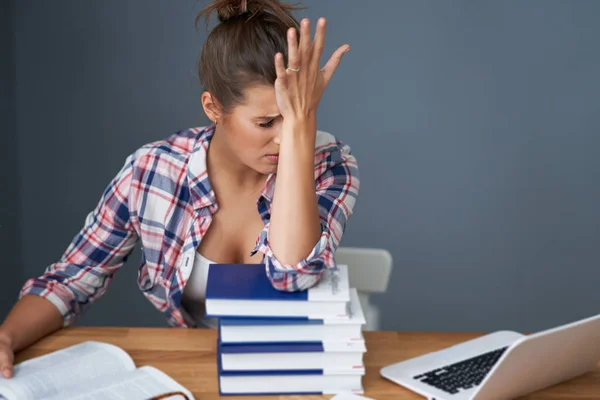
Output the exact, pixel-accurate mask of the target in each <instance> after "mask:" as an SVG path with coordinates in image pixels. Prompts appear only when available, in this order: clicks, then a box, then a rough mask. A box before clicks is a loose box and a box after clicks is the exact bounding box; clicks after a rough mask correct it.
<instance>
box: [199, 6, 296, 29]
mask: <svg viewBox="0 0 600 400" xmlns="http://www.w3.org/2000/svg"><path fill="white" fill-rule="evenodd" d="M301 8H302V7H297V6H292V5H288V4H282V3H281V2H280V1H279V0H214V1H213V2H212V3H211V4H209V5H208V6H207V7H206V8H204V10H202V11H201V12H200V13H199V14H198V16H197V18H196V23H197V22H198V20H199V19H200V18H201V17H202V16H205V17H206V19H207V22H208V19H209V18H210V14H212V12H216V13H217V15H218V17H219V21H221V22H226V21H229V20H232V19H235V18H238V17H240V16H242V15H248V16H253V15H254V14H257V13H260V12H266V13H270V14H274V15H277V16H278V17H279V18H281V19H284V20H286V22H288V23H290V24H294V20H293V18H292V17H291V16H290V15H288V13H290V12H291V11H293V10H297V9H301ZM294 25H295V24H294ZM294 25H290V26H294Z"/></svg>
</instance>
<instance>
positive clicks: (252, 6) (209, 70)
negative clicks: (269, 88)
mask: <svg viewBox="0 0 600 400" xmlns="http://www.w3.org/2000/svg"><path fill="white" fill-rule="evenodd" d="M295 9H298V7H296V6H292V5H288V4H282V3H280V2H279V0H216V1H214V2H213V3H212V4H210V5H208V6H207V7H205V8H204V9H203V10H202V11H200V13H199V14H198V16H197V17H196V26H197V25H198V21H199V20H200V19H201V18H202V17H205V18H206V23H207V24H208V21H209V19H210V16H211V14H212V13H213V12H216V13H217V15H218V17H219V21H220V23H219V24H218V25H217V26H216V27H215V28H214V29H213V30H212V32H211V33H210V34H209V35H208V38H207V39H206V42H205V43H204V47H203V48H202V54H201V55H200V61H199V65H198V74H199V77H200V82H201V83H202V85H203V86H204V89H205V90H206V91H208V92H210V93H211V94H212V95H213V96H215V97H216V98H217V100H218V102H219V103H220V104H221V106H222V108H223V109H222V111H223V112H225V113H228V112H229V111H230V110H231V108H232V107H234V106H235V105H237V104H240V103H242V102H243V101H244V90H245V89H246V88H248V87H249V86H251V85H255V84H270V85H273V84H274V83H275V79H276V72H275V61H274V59H275V54H277V53H278V52H280V53H282V54H283V57H284V62H286V63H287V30H288V29H289V28H291V27H295V28H296V29H299V24H298V21H297V20H296V19H295V18H294V17H293V16H292V15H291V12H292V11H293V10H295ZM298 36H299V35H298Z"/></svg>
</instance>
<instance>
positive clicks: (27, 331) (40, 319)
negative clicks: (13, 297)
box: [0, 295, 63, 352]
mask: <svg viewBox="0 0 600 400" xmlns="http://www.w3.org/2000/svg"><path fill="white" fill-rule="evenodd" d="M62 326H63V319H62V316H61V314H60V312H59V311H58V309H57V308H56V306H55V305H54V304H52V303H51V302H50V301H48V300H46V299H45V298H43V297H40V296H36V295H26V296H23V298H21V299H20V300H19V301H18V302H17V303H16V304H15V306H14V307H13V309H12V310H11V312H10V313H9V314H8V316H7V317H6V319H5V320H4V323H3V324H2V325H1V326H0V335H3V337H4V339H5V340H8V341H9V342H10V346H11V347H12V349H13V351H15V352H17V351H19V350H22V349H24V348H27V347H29V346H31V345H32V344H33V343H35V342H36V341H38V340H39V339H41V338H43V337H45V336H47V335H49V334H50V333H52V332H54V331H57V330H59V329H60V328H62Z"/></svg>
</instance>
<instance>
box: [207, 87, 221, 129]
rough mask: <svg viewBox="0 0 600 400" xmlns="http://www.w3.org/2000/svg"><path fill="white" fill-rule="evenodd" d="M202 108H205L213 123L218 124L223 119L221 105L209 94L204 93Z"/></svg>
mask: <svg viewBox="0 0 600 400" xmlns="http://www.w3.org/2000/svg"><path fill="white" fill-rule="evenodd" d="M202 108H204V113H205V114H206V116H207V117H208V118H209V119H210V120H211V121H213V122H216V121H219V120H220V119H222V118H221V114H222V113H221V104H220V103H219V101H218V100H217V98H216V97H215V96H213V95H212V94H210V93H209V92H204V93H202Z"/></svg>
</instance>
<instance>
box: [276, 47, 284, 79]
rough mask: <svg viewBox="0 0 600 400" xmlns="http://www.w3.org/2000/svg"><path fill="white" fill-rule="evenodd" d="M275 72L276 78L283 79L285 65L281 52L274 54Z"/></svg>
mask: <svg viewBox="0 0 600 400" xmlns="http://www.w3.org/2000/svg"><path fill="white" fill-rule="evenodd" d="M275 72H276V74H277V79H280V80H282V81H285V78H286V75H285V65H284V62H283V54H281V53H277V54H275Z"/></svg>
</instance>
